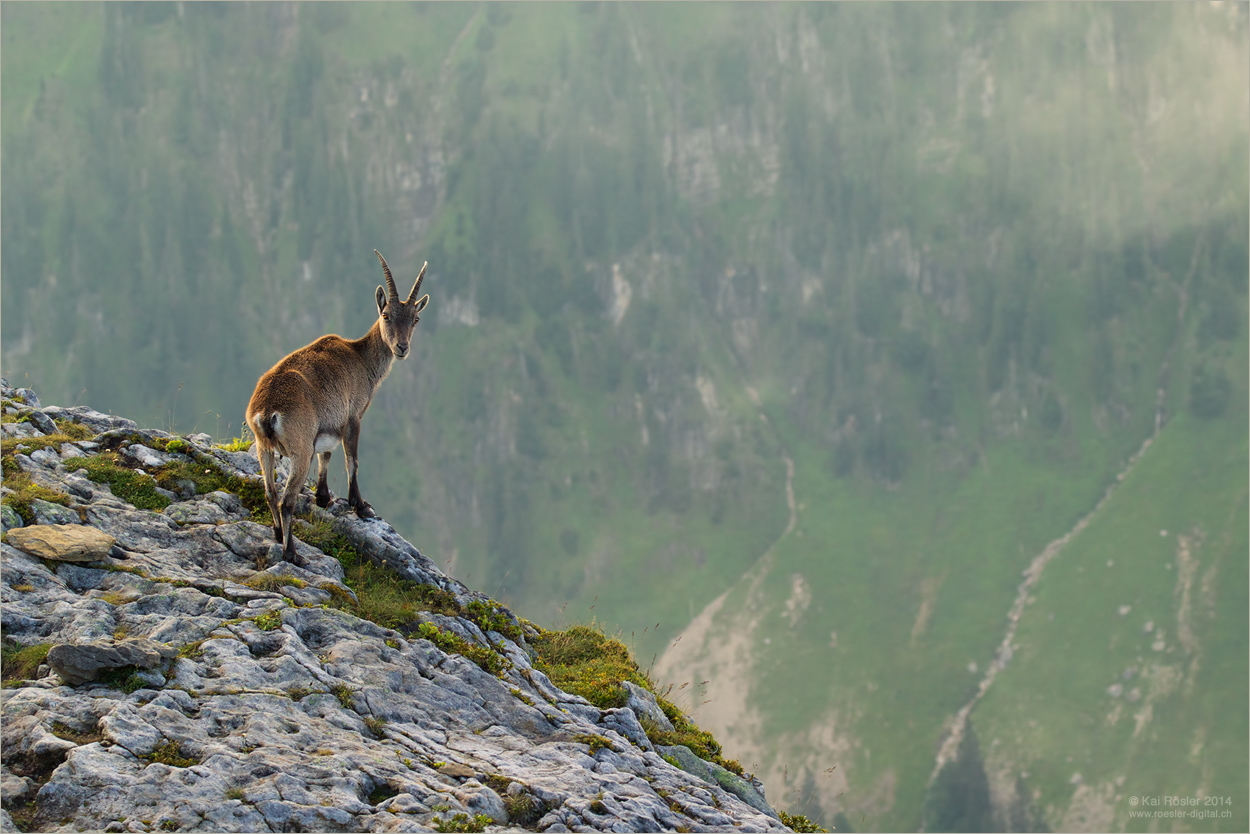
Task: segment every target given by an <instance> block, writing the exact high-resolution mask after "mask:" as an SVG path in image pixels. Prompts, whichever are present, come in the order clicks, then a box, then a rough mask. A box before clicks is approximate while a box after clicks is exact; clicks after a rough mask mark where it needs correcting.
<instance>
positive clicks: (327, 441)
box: [247, 249, 430, 562]
mask: <svg viewBox="0 0 1250 834" xmlns="http://www.w3.org/2000/svg"><path fill="white" fill-rule="evenodd" d="M373 254H375V255H377V256H378V260H379V261H381V262H382V274H383V275H385V276H386V288H385V289H383V288H382V287H378V290H377V302H378V320H377V321H376V322H374V324H373V327H371V328H370V329H369V332H368V333H366V334H365V335H364V336H362V337H361V338H359V339H356V340H354V341H353V340H349V339H343V338H341V337H339V336H333V335H331V336H322V337H321V338H320V339H318V340H317V341H315V342H313V343H312V344H311V345H308V346H307V347H302V348H300V349H299V350H297V351H295V352H294V353H292V354H291V355H290V356H287V357H286V358H285V359H283V360H282V361H281V362H279V363H278V364H276V365H274V366H273V367H272V368H270V369H269V371H267V372H266V373H265V375H264V376H262V377H261V378H260V381H259V382H257V383H256V391H255V392H254V393H253V394H252V399H251V401H250V402H249V403H248V404H247V424H248V426H249V427H250V428H251V430H252V433H253V434H255V435H256V455H257V457H259V458H260V468H261V471H262V472H263V473H264V476H265V498H266V499H267V500H268V501H269V510H270V512H272V513H273V534H274V537H275V538H276V539H277V541H278V543H279V544H284V548H283V557H284V558H285V559H286V560H287V561H291V562H294V561H296V560H297V558H296V555H295V540H294V538H293V537H292V535H291V525H292V523H293V522H292V517H293V516H294V514H295V504H296V501H297V499H298V498H299V492H300V489H301V488H302V487H303V485H304V482H305V480H306V479H307V478H308V470H309V468H310V467H311V466H312V458H313V455H314V454H315V455H317V456H318V462H319V466H318V472H317V505H318V506H320V507H326V506H329V504H330V501H331V499H332V496H331V495H330V489H329V487H328V486H327V485H326V469H327V467H328V466H329V463H330V452H331V450H332V449H333V448H334V446H335V445H336V444H338V443H340V442H341V443H342V444H343V454H344V455H345V456H346V457H347V474H348V477H349V478H350V479H351V484H350V486H349V487H348V494H347V503H348V505H349V506H351V507H352V508H353V509H355V510H356V515H357V516H359V517H360V518H373V517H374V515H375V513H374V512H373V508H372V507H370V506H369V504H368V502H366V501H365V500H364V499H363V498H361V497H360V484H359V482H358V481H357V479H356V446H357V444H358V443H359V441H360V419H361V418H362V417H364V415H365V411H366V410H367V409H368V408H369V403H370V402H371V401H372V400H373V392H374V391H376V390H377V388H378V385H379V384H380V383H381V382H382V380H383V379H385V378H386V375H387V374H388V373H390V370H391V362H392V361H393V360H395V359H397V358H398V359H404V358H405V357H407V356H408V354H409V352H410V351H411V350H412V331H413V328H415V327H416V325H417V321H418V320H419V319H418V315H417V314H418V313H420V312H421V311H422V310H423V309H424V308H425V305H426V303H428V302H429V300H430V297H429V295H424V296H422V297H421V298H420V299H419V300H418V299H417V293H418V292H419V291H420V289H421V281H422V280H423V279H424V277H425V266H424V265H423V266H422V267H421V272H420V273H419V274H418V275H417V282H416V283H415V284H414V285H413V287H412V292H410V293H408V299H407V300H406V301H400V300H399V292H398V291H397V290H396V289H395V281H394V279H393V278H391V270H390V267H388V266H387V265H386V259H385V258H383V257H382V255H381V253H379V252H378V251H377V250H376V249H375V250H373ZM277 455H282V456H283V457H287V458H290V459H291V474H290V476H289V477H288V478H287V482H286V489H285V490H284V492H283V494H282V500H281V502H279V500H278V491H277V486H276V485H275V484H274V475H273V473H274V464H275V463H276V456H277Z"/></svg>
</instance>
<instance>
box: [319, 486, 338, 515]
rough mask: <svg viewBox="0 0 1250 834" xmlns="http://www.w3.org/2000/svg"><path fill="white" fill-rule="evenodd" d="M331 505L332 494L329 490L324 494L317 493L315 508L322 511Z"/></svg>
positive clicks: (332, 500)
mask: <svg viewBox="0 0 1250 834" xmlns="http://www.w3.org/2000/svg"><path fill="white" fill-rule="evenodd" d="M332 503H334V493H332V492H330V491H329V490H326V491H325V492H318V493H317V506H318V507H320V508H321V509H323V510H324V509H325V508H326V507H328V506H330V505H331V504H332Z"/></svg>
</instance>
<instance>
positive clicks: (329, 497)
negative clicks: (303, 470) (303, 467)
mask: <svg viewBox="0 0 1250 834" xmlns="http://www.w3.org/2000/svg"><path fill="white" fill-rule="evenodd" d="M329 468H330V453H329V452H318V453H317V506H318V507H321V508H322V509H325V508H326V507H328V506H330V502H331V501H333V500H334V495H333V494H332V493H331V492H330V485H329V484H328V483H327V482H326V477H327V476H328V475H329V472H328V470H329Z"/></svg>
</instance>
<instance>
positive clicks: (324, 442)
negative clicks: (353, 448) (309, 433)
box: [313, 434, 343, 453]
mask: <svg viewBox="0 0 1250 834" xmlns="http://www.w3.org/2000/svg"><path fill="white" fill-rule="evenodd" d="M341 442H343V441H342V440H341V439H340V438H339V437H338V436H337V435H333V434H319V435H317V439H316V440H315V441H314V442H313V449H314V450H315V451H316V452H318V453H321V452H332V451H334V447H335V446H337V445H339V443H341Z"/></svg>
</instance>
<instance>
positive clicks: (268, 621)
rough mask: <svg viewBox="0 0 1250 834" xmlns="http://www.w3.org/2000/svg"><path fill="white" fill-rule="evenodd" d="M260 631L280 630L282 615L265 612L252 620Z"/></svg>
mask: <svg viewBox="0 0 1250 834" xmlns="http://www.w3.org/2000/svg"><path fill="white" fill-rule="evenodd" d="M252 622H254V623H256V627H257V628H259V629H260V630H261V631H273V630H275V629H279V628H282V615H281V614H279V613H278V612H277V611H266V612H265V613H264V614H261V615H260V616H259V617H257V618H256V619H254V620H252Z"/></svg>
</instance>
